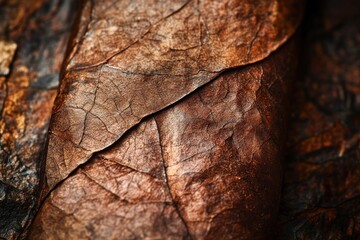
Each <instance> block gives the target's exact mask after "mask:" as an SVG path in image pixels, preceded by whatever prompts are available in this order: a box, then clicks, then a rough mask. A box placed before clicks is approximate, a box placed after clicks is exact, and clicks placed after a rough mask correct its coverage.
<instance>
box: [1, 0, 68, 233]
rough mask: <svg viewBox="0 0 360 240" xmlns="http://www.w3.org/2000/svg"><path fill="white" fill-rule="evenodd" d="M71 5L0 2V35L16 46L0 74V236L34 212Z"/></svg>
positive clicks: (24, 223) (23, 225)
mask: <svg viewBox="0 0 360 240" xmlns="http://www.w3.org/2000/svg"><path fill="white" fill-rule="evenodd" d="M71 8H72V6H71V1H57V0H53V1H28V0H26V1H25V0H24V1H11V0H9V1H0V38H2V39H7V40H4V41H5V42H10V43H11V44H12V46H14V45H15V43H16V45H17V46H18V49H17V52H16V54H15V57H14V58H13V59H12V62H8V63H7V64H6V68H8V67H10V70H11V71H10V73H9V72H7V73H9V74H8V75H7V76H0V87H1V90H0V238H1V239H3V238H4V239H16V238H18V236H19V235H20V234H21V233H23V231H24V228H26V226H27V224H28V223H29V221H30V220H31V219H32V218H33V215H34V212H33V208H34V206H35V205H36V204H37V201H38V195H39V193H38V192H39V189H38V186H39V179H40V166H41V155H42V154H43V152H44V149H45V140H46V133H47V130H48V125H49V120H50V115H51V108H52V105H53V102H54V98H55V95H56V86H57V85H58V78H59V76H58V75H59V72H60V67H61V63H62V61H63V58H64V53H65V50H66V45H67V41H68V36H69V31H70V29H69V27H70V24H71V21H72V19H73V17H72V16H73V14H72V13H71V12H70V9H71ZM3 43H4V42H2V40H0V46H3V45H2V44H3ZM5 47H6V48H8V47H9V45H7V46H5ZM5 53H6V52H4V51H3V48H2V47H0V55H1V57H2V56H3V55H4V54H5ZM1 57H0V58H1ZM8 60H10V61H11V57H9V58H8ZM2 63H3V62H1V63H0V65H1V67H0V68H1V69H0V71H2V73H4V71H3V69H2V67H3V65H2ZM5 72H6V71H5ZM0 75H1V74H0Z"/></svg>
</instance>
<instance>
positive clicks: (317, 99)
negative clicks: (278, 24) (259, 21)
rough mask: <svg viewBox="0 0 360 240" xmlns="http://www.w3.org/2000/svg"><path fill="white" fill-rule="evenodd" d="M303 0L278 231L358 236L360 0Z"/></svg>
mask: <svg viewBox="0 0 360 240" xmlns="http://www.w3.org/2000/svg"><path fill="white" fill-rule="evenodd" d="M309 6H310V8H309V11H308V13H309V16H308V19H307V24H305V25H304V30H305V34H306V36H305V38H304V40H305V41H304V49H305V51H304V52H305V54H304V56H303V62H304V68H303V72H304V73H305V74H304V76H303V78H302V79H301V80H300V81H299V82H298V83H297V85H296V88H295V90H296V91H295V97H294V100H295V103H294V107H293V110H292V119H291V120H292V126H291V128H290V130H289V133H290V139H289V156H288V157H287V158H286V159H287V161H286V168H285V183H284V190H283V199H282V204H281V212H280V213H281V218H280V223H279V225H280V231H279V239H318V240H322V239H360V161H359V156H360V154H359V140H360V137H359V131H360V121H359V120H360V119H359V116H360V111H359V110H360V101H359V99H360V17H359V11H360V3H359V1H350V0H348V1H336V0H332V1H328V0H323V1H313V2H310V1H309Z"/></svg>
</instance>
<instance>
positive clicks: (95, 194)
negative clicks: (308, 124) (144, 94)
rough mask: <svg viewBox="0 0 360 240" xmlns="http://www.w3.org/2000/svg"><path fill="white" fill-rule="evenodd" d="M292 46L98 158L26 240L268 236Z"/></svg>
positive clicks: (227, 78)
mask: <svg viewBox="0 0 360 240" xmlns="http://www.w3.org/2000/svg"><path fill="white" fill-rule="evenodd" d="M295 48H296V44H294V42H291V43H288V44H287V45H286V46H284V47H282V48H281V49H279V50H278V51H277V52H275V53H274V54H272V55H271V56H270V57H268V58H267V59H265V60H263V61H262V62H259V63H256V64H253V65H250V66H246V67H243V68H238V69H235V70H231V71H228V72H225V73H223V74H221V75H220V76H219V77H218V78H217V79H215V80H214V81H213V82H211V83H210V84H207V85H205V86H203V87H202V88H200V89H198V90H197V91H195V92H193V93H191V94H189V95H188V96H187V97H185V98H184V99H183V100H181V101H179V102H178V103H176V104H174V105H172V106H170V107H168V108H166V109H164V110H162V111H160V112H157V113H156V114H153V115H151V116H150V117H147V118H145V119H143V120H142V121H141V123H140V124H138V125H137V126H136V127H134V128H132V129H130V130H129V131H128V132H127V133H126V134H125V135H124V136H123V137H122V138H121V139H120V140H119V141H118V142H116V143H115V144H113V145H112V146H110V147H108V148H107V149H106V150H104V151H101V152H99V153H95V154H94V155H93V157H92V158H91V159H90V160H89V161H88V162H87V163H86V164H84V165H81V166H80V167H79V168H78V169H77V170H76V171H75V172H74V173H73V174H72V175H71V176H69V177H68V178H66V179H65V180H64V181H63V182H62V183H61V184H59V185H57V187H56V188H55V189H54V190H53V191H52V192H51V194H49V195H48V197H47V198H46V200H45V202H44V204H43V206H42V208H41V209H40V211H39V212H38V215H37V217H36V220H35V222H34V223H33V225H32V230H31V234H30V236H29V238H30V239H49V238H50V239H51V238H55V239H56V238H59V239H266V238H268V237H270V236H272V234H273V229H274V226H273V224H274V223H275V219H276V217H277V212H278V204H279V200H280V189H281V179H282V171H281V155H282V150H283V148H282V145H283V142H284V130H285V128H284V125H285V120H286V115H287V114H286V105H287V97H288V96H287V94H288V91H289V83H290V81H291V80H292V79H293V78H294V77H295V75H294V74H295V71H294V68H295V66H296V54H295V52H294V50H295Z"/></svg>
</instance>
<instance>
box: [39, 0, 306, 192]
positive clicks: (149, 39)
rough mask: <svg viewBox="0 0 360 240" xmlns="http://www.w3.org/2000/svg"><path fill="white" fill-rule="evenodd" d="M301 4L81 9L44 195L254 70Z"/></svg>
mask: <svg viewBox="0 0 360 240" xmlns="http://www.w3.org/2000/svg"><path fill="white" fill-rule="evenodd" d="M301 6H302V5H301V1H295V0H291V1H252V0H251V1H250V0H249V1H206V0H202V1H195V0H193V1H151V2H149V1H140V0H139V1H120V2H119V1H111V0H107V1H86V2H85V4H84V8H83V10H82V15H81V18H80V21H79V27H78V32H77V34H76V37H75V38H74V40H73V42H72V46H73V47H72V49H71V51H70V54H69V57H68V59H67V61H66V62H67V64H66V66H65V72H64V77H63V79H62V83H61V86H60V91H59V96H58V97H57V100H56V104H55V105H56V106H55V109H54V113H53V118H52V123H51V126H50V129H51V134H50V138H49V147H48V152H47V161H46V177H47V184H48V187H49V189H52V188H53V187H54V186H55V185H56V184H57V183H59V182H60V181H61V180H63V179H65V178H66V177H67V176H68V175H69V174H70V173H71V172H72V171H74V170H75V169H76V168H77V167H78V166H79V165H81V164H84V163H85V162H86V161H87V160H89V159H90V158H91V156H92V155H93V154H94V153H95V152H98V151H101V150H103V149H106V148H107V147H109V146H111V145H112V144H114V142H116V141H117V140H118V139H120V138H121V136H123V134H124V133H125V132H126V131H128V130H129V129H131V128H132V127H134V126H135V125H136V124H138V123H139V122H140V121H141V120H142V119H143V118H145V117H146V116H149V115H151V114H153V113H155V112H157V111H160V110H161V109H164V108H165V107H167V106H169V105H171V104H174V103H175V102H177V101H178V100H180V99H181V98H183V97H184V96H186V95H188V94H190V93H191V92H192V91H194V90H195V89H197V88H199V87H200V86H202V85H204V84H206V83H208V82H210V81H211V80H213V79H214V78H216V77H217V76H218V75H219V74H220V73H221V72H222V71H224V70H226V69H229V68H234V67H239V66H243V65H246V64H249V63H253V62H256V61H260V60H262V59H264V58H265V57H267V56H268V55H269V54H270V53H271V52H273V51H274V50H276V49H277V48H278V47H279V46H280V45H281V44H283V43H284V42H285V41H286V40H287V39H288V38H289V37H290V36H291V35H292V34H293V33H294V31H295V29H296V27H297V25H298V23H299V21H300V18H301Z"/></svg>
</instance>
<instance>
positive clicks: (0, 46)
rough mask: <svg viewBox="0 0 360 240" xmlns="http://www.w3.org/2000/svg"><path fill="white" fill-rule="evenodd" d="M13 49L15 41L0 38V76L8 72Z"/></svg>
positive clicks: (14, 48)
mask: <svg viewBox="0 0 360 240" xmlns="http://www.w3.org/2000/svg"><path fill="white" fill-rule="evenodd" d="M15 50H16V43H14V42H11V41H6V40H3V39H0V76H1V75H7V74H9V72H10V64H11V62H12V59H13V57H14V54H15Z"/></svg>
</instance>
